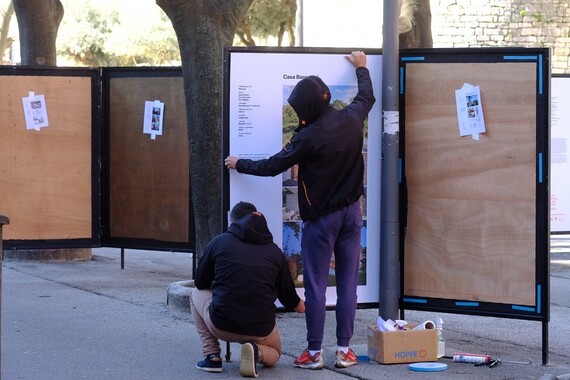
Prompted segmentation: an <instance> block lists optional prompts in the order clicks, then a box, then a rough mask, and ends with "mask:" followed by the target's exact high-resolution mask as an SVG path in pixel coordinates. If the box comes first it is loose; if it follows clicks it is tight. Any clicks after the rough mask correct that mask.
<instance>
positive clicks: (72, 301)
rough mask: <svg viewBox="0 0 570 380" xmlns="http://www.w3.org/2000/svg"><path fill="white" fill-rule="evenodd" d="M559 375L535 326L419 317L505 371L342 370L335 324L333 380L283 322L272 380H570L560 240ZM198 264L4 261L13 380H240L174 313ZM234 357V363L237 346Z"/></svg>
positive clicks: (365, 313)
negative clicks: (337, 364)
mask: <svg viewBox="0 0 570 380" xmlns="http://www.w3.org/2000/svg"><path fill="white" fill-rule="evenodd" d="M551 264H552V268H551V321H550V323H549V331H550V339H549V365H548V366H544V365H542V351H541V350H542V346H541V343H542V340H541V337H542V335H541V334H542V331H541V326H542V325H541V323H540V322H533V321H525V320H512V319H500V318H490V317H476V316H467V315H456V314H438V315H436V314H434V313H428V312H417V311H408V310H406V312H405V317H406V319H407V320H408V321H410V322H421V321H424V320H427V319H431V320H435V318H437V317H439V316H441V317H442V318H443V320H444V337H445V339H446V348H447V353H448V354H451V353H453V352H470V353H486V354H489V355H491V356H493V357H499V358H501V359H504V360H515V361H524V360H525V359H526V358H530V359H531V360H532V364H531V365H520V364H508V363H503V364H501V365H500V366H498V367H495V368H488V367H474V366H473V365H471V364H461V363H453V362H452V361H451V360H447V359H443V360H440V362H443V363H446V364H448V366H449V368H448V369H447V370H446V371H443V372H434V373H421V372H413V371H410V370H409V369H408V366H407V364H401V365H380V364H378V363H376V362H373V361H370V362H365V361H363V362H360V363H359V364H358V365H357V366H354V367H351V368H348V369H335V368H334V367H333V366H332V363H333V360H334V350H335V338H334V335H335V334H334V312H328V314H327V326H326V334H325V335H326V340H325V342H324V350H325V361H326V364H327V366H326V369H324V370H321V371H310V370H302V369H298V368H294V367H293V366H292V365H291V363H292V361H293V359H294V357H295V356H296V355H298V354H299V353H300V352H301V351H302V349H303V348H305V322H304V316H302V315H299V314H296V313H287V314H280V315H279V318H278V321H277V323H278V326H279V329H280V331H281V334H282V339H283V356H282V357H281V359H280V361H279V363H278V365H277V366H276V367H275V368H260V369H259V371H260V378H265V379H292V378H297V379H350V378H356V379H428V378H434V379H435V378H437V379H541V380H544V379H556V378H558V379H570V236H568V235H558V236H553V238H552V254H551ZM191 272H192V256H191V255H190V254H188V253H172V252H156V251H138V250H126V257H125V269H121V267H120V250H119V249H113V248H99V249H94V250H93V259H92V260H90V261H87V262H37V261H4V262H3V272H2V281H3V284H2V290H3V294H2V329H1V334H2V336H1V343H2V359H1V360H2V363H1V364H2V366H1V375H2V379H5V380H12V379H46V380H47V379H58V380H65V379H70V380H71V379H198V378H199V379H233V378H239V377H240V376H239V373H238V369H239V351H240V345H238V344H231V350H232V360H233V361H232V362H229V363H228V362H225V363H224V372H222V373H221V374H209V373H204V372H202V371H199V370H197V369H195V364H196V362H197V361H198V360H200V359H201V351H200V345H199V340H198V336H197V334H196V331H195V328H194V325H193V321H192V317H191V316H190V315H189V314H188V313H187V312H186V311H184V310H181V309H179V308H176V307H172V306H168V305H167V304H166V298H167V289H168V287H169V285H171V284H172V283H175V282H179V281H184V280H188V279H189V278H190V276H191ZM377 315H378V310H377V309H366V310H358V312H357V324H356V325H357V330H356V332H355V336H354V339H353V349H354V350H355V352H356V354H357V355H366V354H367V345H366V339H367V338H366V326H367V325H368V324H369V323H372V322H373V321H374V320H375V319H376V317H377ZM223 347H224V354H225V344H224V345H223Z"/></svg>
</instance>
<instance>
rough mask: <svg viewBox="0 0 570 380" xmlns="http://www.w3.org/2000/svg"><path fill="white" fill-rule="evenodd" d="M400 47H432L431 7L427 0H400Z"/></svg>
mask: <svg viewBox="0 0 570 380" xmlns="http://www.w3.org/2000/svg"><path fill="white" fill-rule="evenodd" d="M399 33H400V48H401V49H411V48H432V47H433V39H432V36H431V9H430V5H429V0H402V1H401V2H400V19H399Z"/></svg>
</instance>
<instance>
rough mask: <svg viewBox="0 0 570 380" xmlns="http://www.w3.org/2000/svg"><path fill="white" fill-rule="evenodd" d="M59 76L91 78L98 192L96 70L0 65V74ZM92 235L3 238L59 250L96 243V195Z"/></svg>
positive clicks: (11, 245)
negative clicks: (62, 237)
mask: <svg viewBox="0 0 570 380" xmlns="http://www.w3.org/2000/svg"><path fill="white" fill-rule="evenodd" d="M4 75H17V76H59V77H88V78H90V79H91V89H92V90H91V114H92V121H91V149H92V155H91V183H92V184H91V192H92V194H94V195H95V194H99V192H100V183H101V176H100V171H99V157H100V152H101V142H100V140H99V135H100V124H99V121H100V119H101V114H100V107H99V102H100V93H99V71H98V70H97V69H94V68H59V67H49V68H48V67H41V68H40V67H29V66H0V76H4ZM91 202H92V203H91V210H92V211H91V212H92V222H91V235H92V236H91V238H79V239H43V240H39V239H38V240H36V239H33V240H32V239H30V240H20V239H11V240H4V249H5V250H9V249H60V248H85V247H93V246H98V245H99V244H100V241H101V238H100V235H99V220H100V217H101V213H100V205H101V204H100V200H99V197H96V196H92V197H91Z"/></svg>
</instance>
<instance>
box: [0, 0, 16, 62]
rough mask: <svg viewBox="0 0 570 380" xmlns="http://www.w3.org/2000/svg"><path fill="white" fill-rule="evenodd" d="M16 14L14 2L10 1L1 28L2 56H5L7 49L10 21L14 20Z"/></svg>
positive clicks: (0, 44)
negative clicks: (13, 16)
mask: <svg viewBox="0 0 570 380" xmlns="http://www.w3.org/2000/svg"><path fill="white" fill-rule="evenodd" d="M13 14H14V4H12V2H11V1H10V4H8V8H7V9H6V12H4V16H3V17H2V27H1V29H0V58H3V57H4V51H5V50H6V48H7V46H6V40H7V39H8V29H10V21H11V20H12V15H13Z"/></svg>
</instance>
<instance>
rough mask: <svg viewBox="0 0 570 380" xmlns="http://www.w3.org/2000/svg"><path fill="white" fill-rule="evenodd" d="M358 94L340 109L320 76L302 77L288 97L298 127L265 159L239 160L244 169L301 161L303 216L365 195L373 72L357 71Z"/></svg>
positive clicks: (261, 171) (265, 172) (278, 168)
mask: <svg viewBox="0 0 570 380" xmlns="http://www.w3.org/2000/svg"><path fill="white" fill-rule="evenodd" d="M356 76H357V79H358V94H357V95H356V97H355V98H354V100H353V101H352V102H351V103H350V104H349V105H348V106H346V107H345V108H344V109H342V110H341V111H338V110H336V109H334V108H333V107H332V106H330V105H329V102H330V91H329V89H328V87H327V86H326V84H324V82H323V81H322V80H321V79H320V78H318V77H315V76H310V77H307V78H305V79H303V80H301V81H300V82H299V83H298V84H297V86H295V89H294V90H293V92H292V93H291V96H290V97H289V99H288V102H289V104H291V107H293V109H294V110H295V112H296V113H297V115H298V116H299V128H297V133H296V134H295V135H294V136H293V137H292V138H291V141H289V142H288V143H287V144H285V146H284V147H283V149H282V150H281V151H280V152H279V153H277V154H275V155H273V156H271V157H269V158H268V159H265V160H258V161H253V160H249V159H239V160H238V161H237V164H236V169H237V171H238V172H240V173H247V174H253V175H258V176H275V175H277V174H279V173H282V172H284V171H285V170H287V169H288V168H290V167H292V166H293V165H295V164H299V181H298V187H299V193H298V194H299V213H300V215H301V218H302V219H303V220H310V219H315V218H317V217H319V216H323V215H327V214H330V213H332V212H335V211H337V210H340V209H342V208H344V207H346V206H348V205H350V204H352V203H354V202H356V201H357V200H358V199H359V198H360V196H361V195H362V194H363V193H364V185H363V177H364V161H363V158H362V145H363V126H364V119H365V118H366V116H367V115H368V112H370V110H371V109H372V106H373V105H374V102H375V101H376V99H375V98H374V94H373V91H372V82H371V80H370V73H369V72H368V69H367V68H365V67H360V68H358V69H356Z"/></svg>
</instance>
